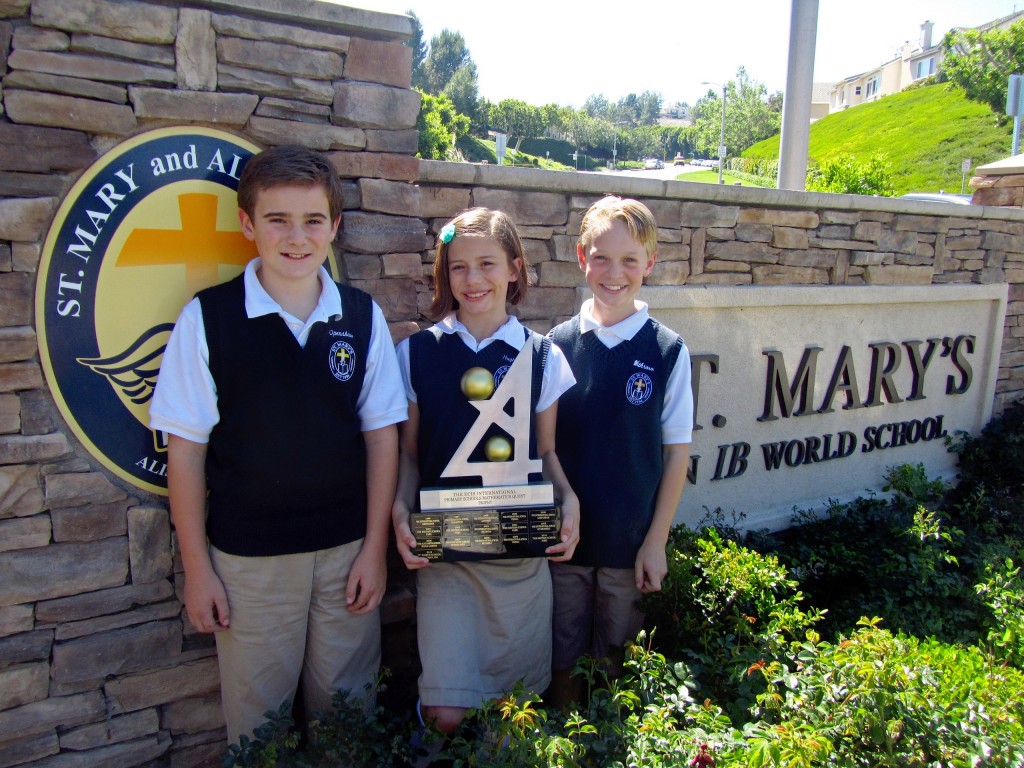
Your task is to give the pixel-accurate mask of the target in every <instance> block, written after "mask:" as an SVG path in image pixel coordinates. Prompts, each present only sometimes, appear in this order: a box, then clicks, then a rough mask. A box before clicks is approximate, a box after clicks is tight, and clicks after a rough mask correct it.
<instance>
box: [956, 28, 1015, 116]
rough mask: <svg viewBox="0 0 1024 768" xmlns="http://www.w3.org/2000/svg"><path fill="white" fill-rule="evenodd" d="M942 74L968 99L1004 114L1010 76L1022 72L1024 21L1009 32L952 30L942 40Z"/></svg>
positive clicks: (1008, 30)
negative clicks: (961, 89)
mask: <svg viewBox="0 0 1024 768" xmlns="http://www.w3.org/2000/svg"><path fill="white" fill-rule="evenodd" d="M942 51H943V58H942V73H943V75H944V76H945V77H946V78H947V79H948V80H949V81H951V82H953V83H955V84H956V85H959V86H960V87H961V88H963V89H964V91H965V92H966V93H967V96H968V98H970V99H973V100H974V101H980V102H982V103H983V104H988V105H989V106H990V107H991V108H992V111H993V112H995V113H996V114H997V115H1002V114H1003V113H1004V112H1005V111H1006V90H1007V85H1008V82H1009V77H1010V75H1013V74H1020V73H1021V72H1024V21H1018V22H1017V23H1016V24H1013V25H1012V26H1010V28H1009V29H1006V30H1000V29H993V30H990V31H988V32H979V31H978V30H976V29H953V30H951V31H950V32H948V33H947V34H946V36H945V37H944V38H943V40H942Z"/></svg>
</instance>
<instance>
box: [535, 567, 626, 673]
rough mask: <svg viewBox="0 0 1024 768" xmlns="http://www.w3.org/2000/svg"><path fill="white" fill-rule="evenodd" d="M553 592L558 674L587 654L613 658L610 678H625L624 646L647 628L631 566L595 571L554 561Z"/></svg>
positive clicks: (554, 664) (555, 658)
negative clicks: (623, 674) (642, 629)
mask: <svg viewBox="0 0 1024 768" xmlns="http://www.w3.org/2000/svg"><path fill="white" fill-rule="evenodd" d="M550 566H551V582H552V586H553V587H554V593H555V610H554V629H553V635H554V653H553V661H552V664H553V666H554V669H556V670H558V671H567V670H570V669H572V668H573V666H574V665H575V664H576V660H577V659H578V658H579V657H580V656H582V655H583V654H584V653H589V654H590V655H592V656H594V657H595V658H598V659H602V658H608V659H609V662H610V664H609V666H608V667H607V669H608V672H609V674H611V675H612V676H613V677H618V676H620V675H621V674H622V671H623V670H622V648H623V647H624V646H625V644H626V642H627V641H632V640H635V639H636V635H637V633H638V632H639V631H640V630H641V628H642V627H643V625H644V615H643V613H641V611H640V609H639V608H638V607H637V600H639V599H640V590H638V589H637V588H636V581H635V579H636V577H635V575H634V572H633V569H632V568H591V567H588V566H582V565H571V564H569V563H550Z"/></svg>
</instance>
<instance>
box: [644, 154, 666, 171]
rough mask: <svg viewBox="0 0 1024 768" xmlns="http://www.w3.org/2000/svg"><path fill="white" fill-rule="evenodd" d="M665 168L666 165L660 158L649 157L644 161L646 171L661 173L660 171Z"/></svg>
mask: <svg viewBox="0 0 1024 768" xmlns="http://www.w3.org/2000/svg"><path fill="white" fill-rule="evenodd" d="M664 167H665V164H664V163H663V162H661V159H660V158H657V157H648V158H647V159H646V160H644V170H645V171H659V170H661V169H662V168H664Z"/></svg>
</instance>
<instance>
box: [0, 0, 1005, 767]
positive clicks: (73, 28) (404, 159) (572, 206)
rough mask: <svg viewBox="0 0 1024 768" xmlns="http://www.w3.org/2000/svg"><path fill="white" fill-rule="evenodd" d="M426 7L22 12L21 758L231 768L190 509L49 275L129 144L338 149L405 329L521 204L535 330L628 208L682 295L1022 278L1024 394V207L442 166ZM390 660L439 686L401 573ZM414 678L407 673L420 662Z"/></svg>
mask: <svg viewBox="0 0 1024 768" xmlns="http://www.w3.org/2000/svg"><path fill="white" fill-rule="evenodd" d="M410 30H411V27H410V25H409V23H408V20H407V19H405V18H404V17H400V16H391V15H386V14H379V13H373V12H370V11H362V10H356V9H348V8H343V7H340V6H335V5H332V4H329V3H324V2H316V1H315V0H291V1H286V0H194V1H191V2H190V1H189V0H185V2H179V3H171V2H159V1H158V0H153V1H152V2H112V1H110V0H0V75H2V84H0V88H2V90H0V768H3V767H4V766H12V765H33V766H65V765H75V766H78V765H103V766H134V765H170V766H192V765H200V764H210V765H214V764H217V763H218V762H219V761H218V756H219V755H220V754H221V753H222V751H223V748H224V744H223V736H222V720H221V715H220V711H219V703H218V698H217V689H218V683H217V669H216V660H215V657H214V653H213V649H212V646H211V641H210V638H209V637H208V636H202V635H197V634H196V633H194V632H193V631H192V630H191V628H190V627H189V626H188V623H187V620H185V619H184V617H183V616H182V610H181V603H180V601H179V598H178V595H179V592H180V587H181V579H180V564H179V563H178V561H177V558H176V557H175V552H174V540H173V531H172V530H171V526H170V523H169V520H168V514H167V509H166V503H165V500H164V499H163V498H161V497H157V496H152V495H149V494H147V493H144V492H141V491H139V490H138V489H135V488H133V487H130V486H128V485H127V484H126V483H124V482H123V481H121V480H119V479H118V478H115V477H114V476H113V475H111V474H110V473H108V472H106V471H105V470H103V469H102V468H101V467H100V465H99V463H98V462H97V461H95V459H94V458H93V457H91V456H90V454H89V453H88V452H87V451H86V450H85V449H84V448H83V446H81V445H80V444H78V442H77V441H76V440H75V439H74V438H73V436H72V435H71V433H70V432H69V430H68V428H67V425H66V424H64V422H63V420H62V419H61V417H60V416H59V414H58V412H57V409H56V408H55V406H54V402H53V399H52V397H51V396H50V393H49V390H48V389H47V387H46V383H45V381H44V378H43V374H42V371H41V366H40V362H39V354H38V350H37V340H36V334H35V330H34V316H33V306H34V301H35V273H36V270H37V267H38V264H39V261H40V256H41V250H42V245H43V241H44V238H45V236H46V232H47V228H48V227H49V225H50V223H51V221H52V220H53V218H54V213H55V211H56V208H57V206H58V205H59V204H60V202H61V201H62V200H63V197H64V195H65V194H66V193H67V191H68V189H69V187H70V186H71V185H72V184H73V183H74V181H75V179H76V178H78V177H79V176H80V175H81V173H82V172H83V170H84V169H85V168H87V167H88V166H89V165H90V164H91V163H92V162H93V161H95V160H96V158H97V157H99V156H100V155H101V154H102V153H103V152H105V151H106V150H108V149H110V148H112V147H114V146H116V145H117V144H118V143H119V142H120V141H122V140H123V139H125V138H127V137H129V136H134V135H136V134H138V133H140V132H142V131H145V130H148V129H150V128H153V127H158V126H165V125H182V124H185V125H197V126H214V127H218V128H220V129H223V130H228V131H231V132H234V133H236V134H237V135H239V136H242V137H244V138H247V139H249V140H250V141H253V142H255V143H257V144H259V145H262V146H268V145H272V144H276V143H280V142H283V141H300V142H304V143H306V144H309V145H310V146H315V147H318V148H321V149H324V150H327V151H328V152H330V155H331V158H332V160H333V161H334V163H335V165H336V167H337V168H338V170H339V174H340V175H341V176H342V177H344V180H345V188H346V212H345V217H344V231H343V233H342V234H341V236H340V237H339V242H338V243H337V246H336V251H337V252H338V254H339V255H340V256H341V262H342V264H343V271H344V272H345V277H346V278H347V279H348V280H349V281H350V282H352V283H353V284H355V285H358V286H360V287H363V288H365V289H367V290H369V291H370V292H371V293H372V294H373V295H374V296H375V297H376V298H377V300H378V301H379V302H380V304H381V305H382V307H383V308H384V310H385V313H386V314H387V317H388V320H389V322H390V323H391V324H392V331H393V334H394V335H395V337H396V338H397V337H400V336H404V335H406V334H408V333H409V332H411V330H413V329H414V328H415V327H417V326H419V325H423V324H424V323H425V322H426V321H425V318H424V317H423V316H422V314H421V312H422V310H423V309H424V308H425V307H426V305H427V302H428V299H429V294H430V276H429V275H430V269H429V264H430V261H431V258H432V257H431V253H430V250H429V249H430V247H431V245H432V240H433V234H434V233H435V232H436V231H437V230H438V229H439V227H440V225H441V224H442V223H443V222H444V221H445V220H446V219H447V218H449V217H450V216H452V215H453V214H455V213H457V212H458V211H460V210H462V209H464V208H466V207H468V206H470V205H486V206H491V207H497V208H502V209H504V210H507V211H509V212H510V213H512V215H513V216H514V217H515V219H516V221H517V222H518V224H519V225H520V228H521V232H522V234H523V235H524V238H525V242H526V246H527V250H528V253H529V256H530V261H531V271H532V273H533V275H534V277H535V279H536V284H537V285H536V287H535V288H532V289H531V291H530V294H529V300H528V302H527V303H526V304H525V305H524V306H523V307H522V308H521V315H522V316H523V318H524V320H526V322H528V323H529V324H530V325H532V326H534V327H535V328H537V329H539V330H546V329H547V328H548V327H550V326H551V325H552V324H553V323H554V322H556V321H557V320H559V319H561V318H563V317H566V316H568V315H570V314H571V313H572V312H573V311H574V309H575V303H576V290H575V289H576V288H577V287H578V286H580V285H582V278H581V275H580V272H579V270H578V268H577V266H576V264H575V254H574V244H575V235H576V234H577V232H578V229H579V222H580V218H581V216H582V213H583V211H584V210H585V209H586V207H587V206H588V205H589V204H590V203H591V202H592V201H593V200H595V199H596V198H597V197H599V196H600V195H602V194H604V193H606V192H613V193H616V194H621V195H629V196H634V197H638V198H640V199H643V200H644V201H646V202H647V203H648V204H649V205H650V207H651V208H652V210H653V211H654V212H655V214H656V216H657V219H658V221H659V224H660V227H661V229H660V232H659V239H660V252H661V260H660V262H659V263H658V265H657V266H656V269H655V272H654V274H653V275H652V277H651V282H652V283H653V284H662V285H680V284H681V285H748V284H763V285H765V284H766V285H782V284H786V285H794V284H798V285H803V284H822V285H825V284H828V285H865V284H885V285H892V284H913V285H926V284H933V283H936V284H937V283H950V282H986V283H991V282H1009V283H1010V284H1011V287H1010V301H1009V305H1008V312H1007V317H1006V328H1005V339H1004V345H1003V355H1002V363H1001V368H1000V376H999V382H998V385H997V401H998V402H997V407H998V405H999V404H1002V403H1005V402H1006V401H1008V400H1010V399H1021V398H1022V397H1024V320H1022V316H1024V240H1022V238H1021V235H1022V234H1024V213H1022V212H1021V211H1019V210H1008V209H999V208H980V207H979V208H966V209H963V210H961V209H959V208H958V209H952V207H951V206H939V205H935V204H927V203H910V202H903V201H894V200H879V199H872V198H860V197H846V196H835V195H820V194H818V195H816V194H804V193H793V192H777V191H772V190H754V189H738V188H721V187H716V186H704V185H693V184H686V183H679V182H657V181H644V180H639V179H630V178H629V177H626V176H616V177H611V176H606V175H599V174H575V173H555V172H543V171H535V170H529V169H521V168H494V167H487V166H475V165H469V164H450V163H435V162H420V161H418V160H417V159H416V158H415V152H416V144H417V137H416V132H415V129H414V124H415V118H416V114H417V110H418V106H419V96H418V95H417V94H416V93H415V92H414V91H412V90H411V89H410V88H409V82H410V61H411V59H410V52H409V51H408V49H406V48H404V47H403V46H401V45H400V44H399V43H398V42H397V41H399V40H401V39H402V38H403V37H404V36H406V35H408V34H409V32H410ZM392 575H393V577H394V578H393V579H392V587H391V588H390V589H389V595H388V599H387V602H386V605H385V612H384V619H385V622H387V624H388V626H389V627H392V628H396V627H397V628H398V630H397V631H392V632H390V633H387V642H388V643H389V646H388V647H386V648H385V656H386V658H389V659H390V660H391V662H392V664H393V665H395V664H397V665H398V666H399V673H398V677H399V678H401V679H404V680H406V681H407V682H408V680H409V679H410V677H411V675H412V674H413V672H414V671H415V658H414V654H412V657H410V653H411V652H410V648H411V647H412V645H411V641H410V636H409V635H408V633H407V632H405V631H404V630H403V629H402V627H403V626H407V625H404V624H403V622H407V621H408V619H409V616H410V614H411V593H410V592H409V589H408V586H407V583H408V580H407V579H406V578H403V577H404V576H405V574H403V573H402V572H401V571H400V570H399V571H393V573H392ZM403 664H405V665H406V666H405V667H402V666H401V665H403Z"/></svg>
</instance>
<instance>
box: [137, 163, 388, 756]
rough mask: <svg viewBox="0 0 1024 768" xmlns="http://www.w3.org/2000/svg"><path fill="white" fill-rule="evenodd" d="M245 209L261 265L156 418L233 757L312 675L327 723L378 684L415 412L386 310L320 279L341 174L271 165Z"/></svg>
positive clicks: (180, 355) (184, 338) (259, 171)
mask: <svg viewBox="0 0 1024 768" xmlns="http://www.w3.org/2000/svg"><path fill="white" fill-rule="evenodd" d="M238 204H239V212H238V216H239V219H240V221H241V225H242V232H243V234H244V235H245V237H246V238H248V239H249V240H251V241H252V242H254V243H255V245H256V249H257V252H258V253H259V257H258V258H256V259H253V261H251V262H250V263H249V264H248V265H247V267H246V269H245V272H244V273H243V274H242V275H239V276H238V277H237V278H235V279H234V280H230V281H228V282H227V283H224V284H221V285H218V286H215V287H213V288H209V289H207V290H204V291H201V292H200V293H199V294H198V295H197V297H196V298H195V299H194V300H193V301H192V302H190V303H189V304H188V305H187V306H186V307H185V309H184V310H183V311H182V313H181V316H180V317H179V318H178V322H177V324H176V325H175V328H174V332H173V334H172V336H171V339H170V341H169V342H168V345H167V350H166V351H165V353H164V358H163V363H162V366H161V370H160V378H159V384H158V386H157V388H156V393H155V395H154V398H153V402H152V405H151V408H150V423H151V426H152V427H153V428H154V429H158V430H162V431H165V432H167V433H169V435H170V438H169V440H170V444H169V458H168V489H169V492H170V503H171V516H172V518H173V520H174V526H175V529H176V530H177V534H178V545H179V548H180V551H181V559H182V564H183V566H184V570H185V587H184V592H185V594H184V599H185V608H186V610H187V612H188V617H189V619H190V621H191V622H192V624H193V625H194V626H195V627H196V629H198V630H199V631H200V632H215V633H217V634H216V640H217V655H218V661H219V664H220V675H221V699H222V702H223V705H224V716H225V720H226V721H227V728H228V740H229V741H232V742H237V741H238V740H239V738H240V737H241V736H243V735H246V736H248V735H251V734H252V731H253V729H254V728H255V727H256V726H258V725H260V723H262V722H263V721H264V720H265V719H266V717H265V713H266V712H267V711H268V710H277V709H278V708H279V707H280V706H281V705H282V704H284V703H287V702H290V701H291V700H292V698H293V697H294V696H295V691H296V687H297V684H298V680H299V675H300V673H301V675H302V680H303V692H304V695H305V704H306V711H307V712H308V713H309V714H310V715H311V716H312V715H313V714H315V713H316V712H317V711H326V710H328V709H330V705H331V696H332V695H333V693H334V692H335V691H337V690H340V689H347V690H349V691H351V692H352V693H353V695H356V696H362V695H364V687H365V686H367V685H368V684H370V683H372V682H373V679H374V677H375V675H376V673H377V670H378V668H379V665H380V620H379V614H378V606H379V605H380V602H381V598H382V597H383V595H384V587H385V580H386V565H385V552H386V548H387V540H388V524H389V520H390V514H391V505H392V503H393V501H394V493H395V481H396V476H397V466H398V439H397V428H396V424H397V422H399V421H402V420H404V419H405V418H406V410H407V404H406V400H405V393H404V391H403V390H402V385H401V375H400V373H399V371H398V364H397V359H396V357H395V353H394V347H393V346H392V342H391V337H390V334H389V333H388V327H387V324H386V322H385V320H384V316H383V314H382V313H381V311H380V308H379V307H378V306H377V305H376V304H375V303H374V302H373V301H372V300H371V299H370V297H369V296H368V295H367V294H365V293H363V292H362V291H358V290H356V289H353V288H349V287H346V286H342V285H339V284H337V283H335V282H333V281H332V280H331V279H330V276H329V275H328V273H327V271H326V270H325V269H324V268H323V266H322V265H323V263H324V261H325V259H326V258H327V255H328V253H329V249H330V247H331V243H332V241H333V240H334V237H335V235H336V234H337V231H338V226H339V224H340V222H341V207H342V200H341V187H340V183H339V181H338V177H337V173H336V171H335V170H334V168H333V167H332V166H331V164H330V162H329V161H328V160H327V159H326V158H325V157H324V156H323V155H321V154H319V153H317V152H314V151H312V150H309V149H307V148H305V147H299V146H280V147H274V148H271V149H268V150H266V151H264V152H262V153H260V154H257V155H255V156H254V157H253V158H252V159H251V160H249V162H248V163H247V165H246V167H245V169H244V171H243V172H242V175H241V178H240V180H239V184H238Z"/></svg>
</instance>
